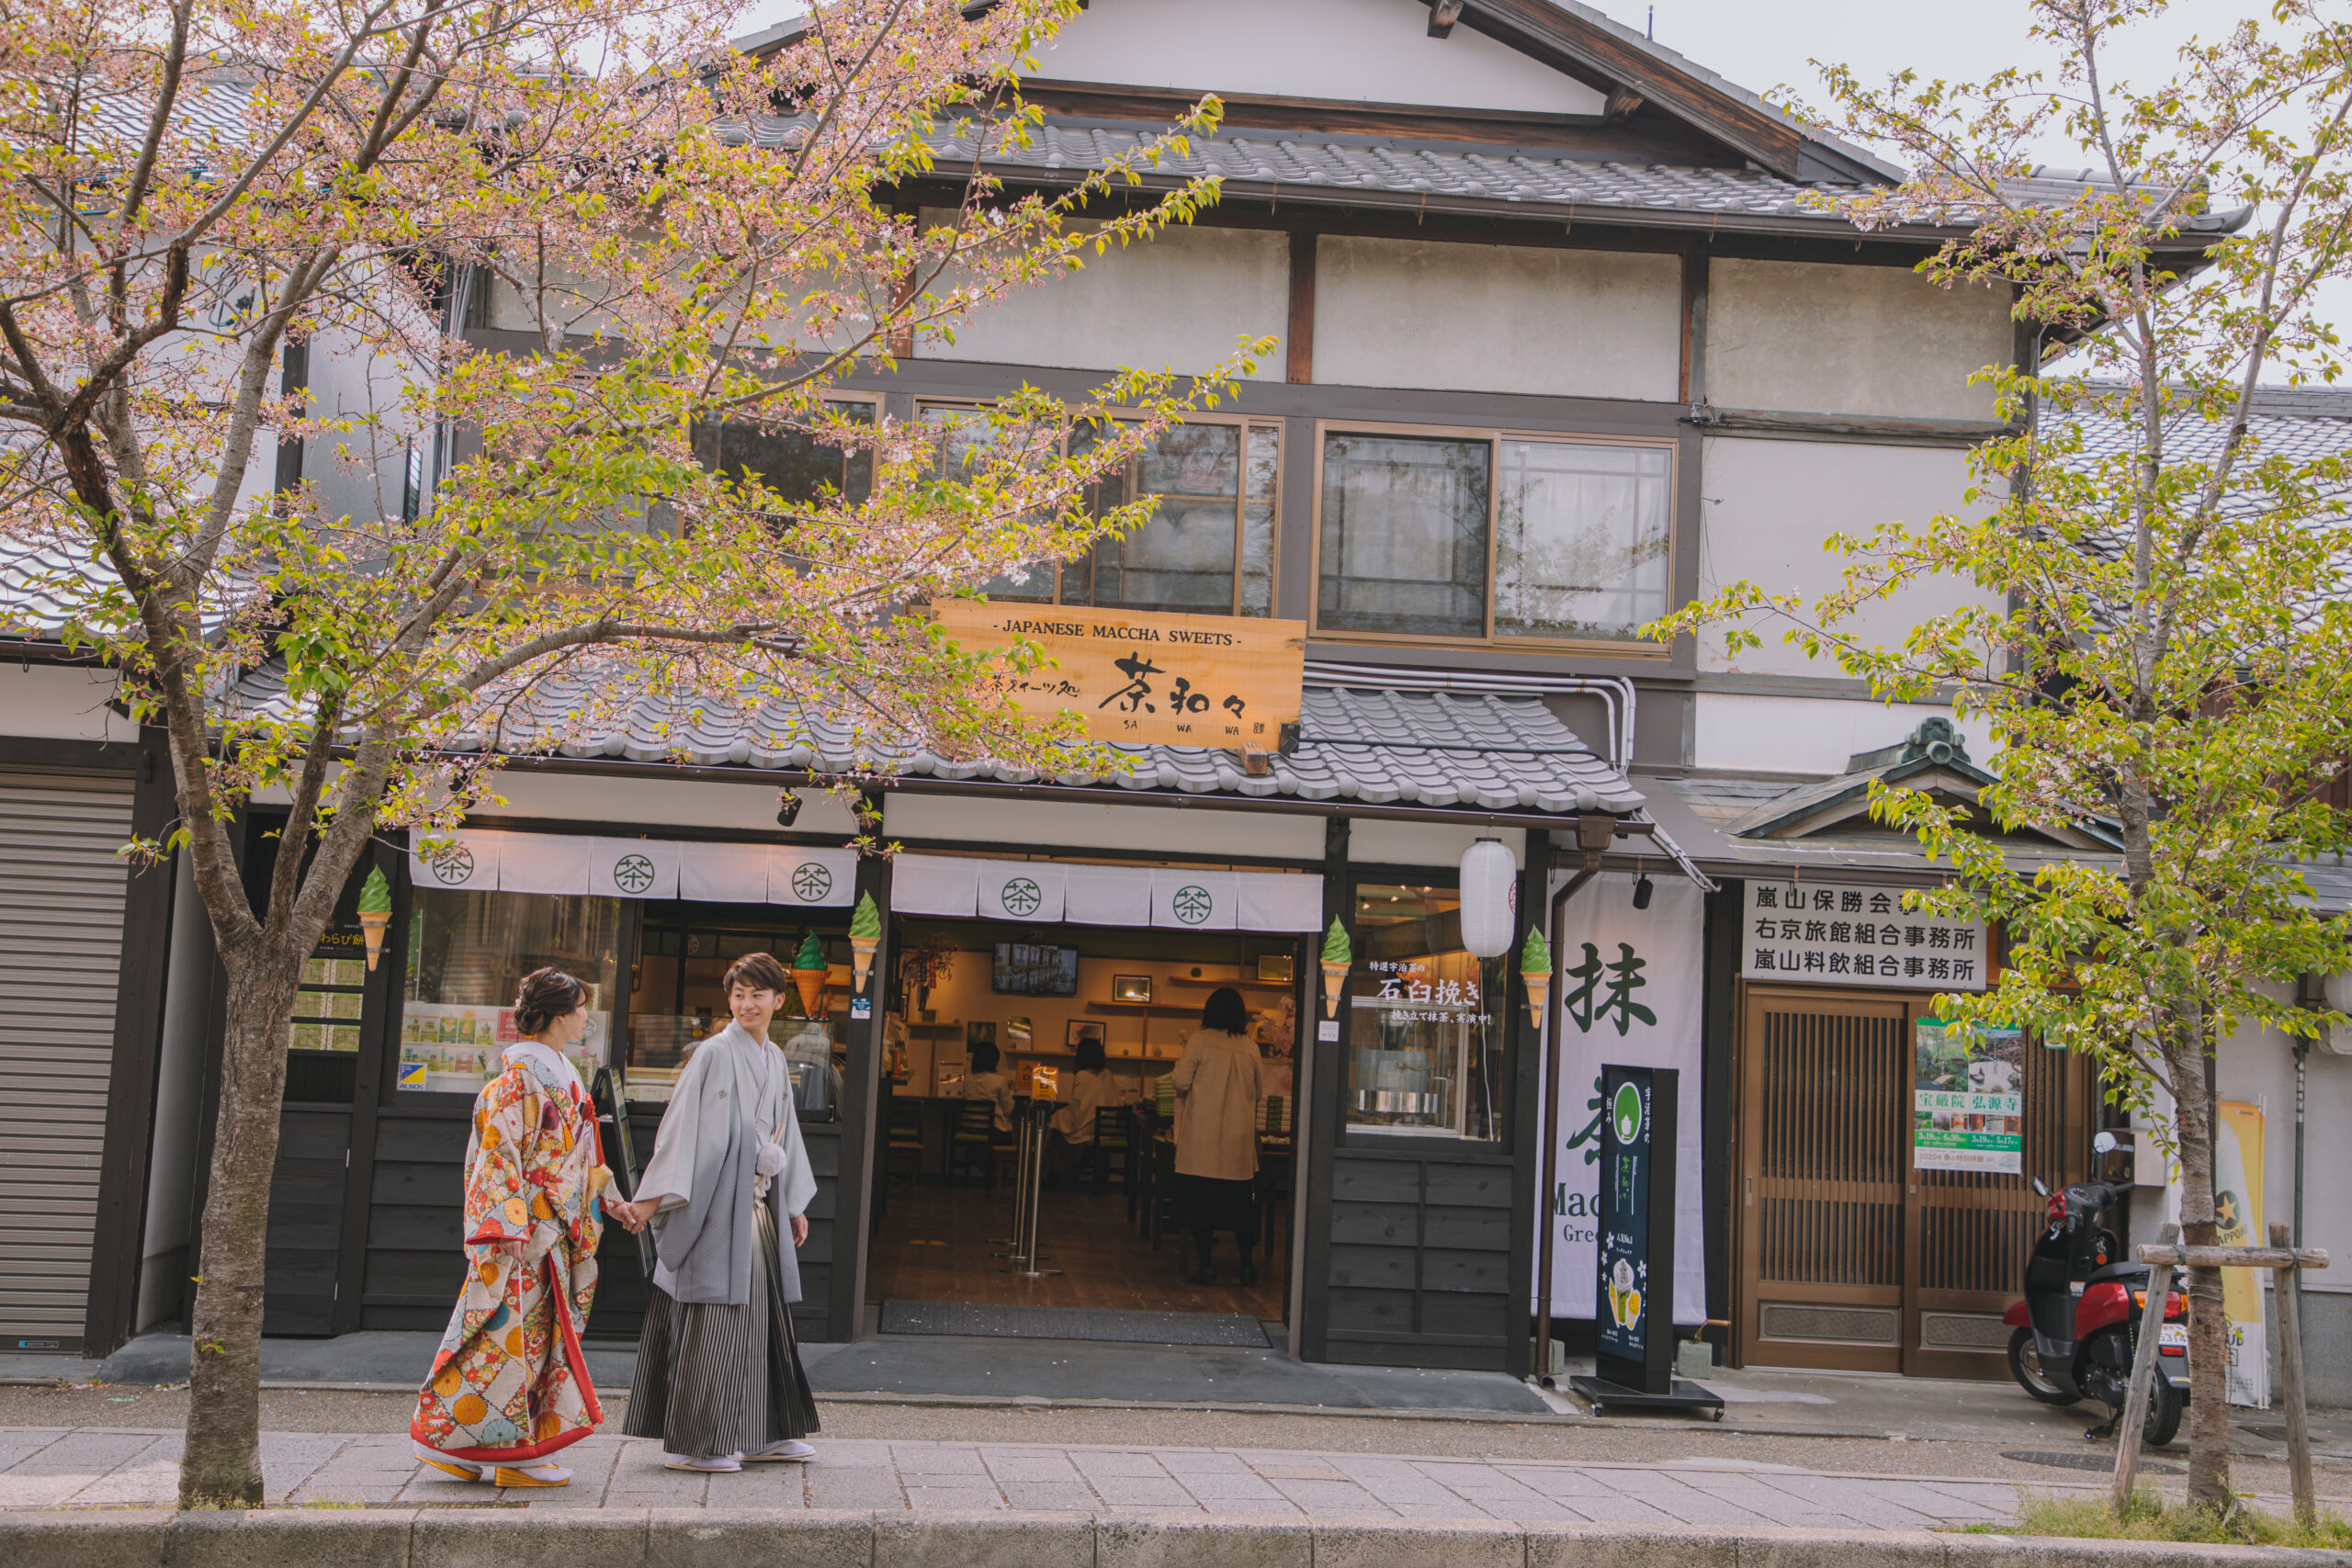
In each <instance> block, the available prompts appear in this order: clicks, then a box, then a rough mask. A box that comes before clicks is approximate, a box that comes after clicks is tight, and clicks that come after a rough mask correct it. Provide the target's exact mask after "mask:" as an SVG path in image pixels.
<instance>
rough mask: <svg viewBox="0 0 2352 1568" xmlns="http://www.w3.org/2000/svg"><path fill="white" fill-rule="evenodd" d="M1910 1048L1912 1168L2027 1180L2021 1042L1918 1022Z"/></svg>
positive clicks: (2018, 1036) (1985, 1031) (2007, 1032)
mask: <svg viewBox="0 0 2352 1568" xmlns="http://www.w3.org/2000/svg"><path fill="white" fill-rule="evenodd" d="M1912 1040H1913V1043H1914V1050H1915V1053H1916V1057H1915V1064H1914V1066H1913V1069H1912V1071H1913V1076H1912V1079H1911V1164H1912V1168H1914V1169H1917V1170H1982V1171H1990V1172H1992V1173H1993V1174H1995V1175H1996V1176H2022V1175H2023V1174H2025V1036H2024V1034H2023V1033H2022V1032H2019V1031H2018V1030H2015V1029H1995V1028H1986V1027H1972V1026H1970V1025H1968V1024H1965V1023H1947V1022H1945V1021H1943V1020H1942V1019H1939V1018H1923V1019H1921V1020H1920V1021H1918V1024H1917V1027H1916V1029H1915V1030H1914V1032H1913V1035H1912Z"/></svg>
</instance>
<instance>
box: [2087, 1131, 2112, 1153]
mask: <svg viewBox="0 0 2352 1568" xmlns="http://www.w3.org/2000/svg"><path fill="white" fill-rule="evenodd" d="M2091 1147H2092V1148H2094V1149H2097V1150H2098V1152H2099V1153H2100V1154H2103V1155H2111V1154H2113V1153H2114V1152H2115V1134H2112V1133H2101V1134H2099V1135H2098V1137H2096V1138H2093V1139H2092V1140H2091Z"/></svg>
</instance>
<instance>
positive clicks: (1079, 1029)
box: [1062, 1018, 1111, 1051]
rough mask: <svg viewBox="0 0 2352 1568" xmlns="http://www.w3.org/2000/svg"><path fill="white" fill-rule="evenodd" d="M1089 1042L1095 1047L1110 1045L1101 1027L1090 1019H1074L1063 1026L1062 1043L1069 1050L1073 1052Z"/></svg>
mask: <svg viewBox="0 0 2352 1568" xmlns="http://www.w3.org/2000/svg"><path fill="white" fill-rule="evenodd" d="M1090 1040H1091V1041H1093V1042H1094V1043H1096V1044H1097V1045H1108V1044H1109V1043H1111V1042H1110V1039H1109V1037H1108V1036H1107V1035H1106V1034H1105V1033H1104V1032H1103V1026H1102V1025H1101V1024H1100V1023H1097V1022H1095V1021H1093V1020H1092V1019H1088V1018H1074V1019H1071V1020H1070V1021H1069V1023H1068V1024H1066V1025H1064V1026H1063V1029H1062V1043H1063V1044H1064V1045H1066V1046H1068V1047H1069V1049H1071V1050H1073V1051H1075V1050H1077V1049H1078V1048H1079V1047H1080V1045H1082V1044H1084V1043H1086V1042H1088V1041H1090Z"/></svg>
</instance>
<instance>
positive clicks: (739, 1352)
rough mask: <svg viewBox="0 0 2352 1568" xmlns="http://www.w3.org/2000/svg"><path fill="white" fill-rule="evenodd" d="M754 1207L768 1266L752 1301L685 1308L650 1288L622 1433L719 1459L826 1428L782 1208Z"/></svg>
mask: <svg viewBox="0 0 2352 1568" xmlns="http://www.w3.org/2000/svg"><path fill="white" fill-rule="evenodd" d="M752 1207H753V1209H754V1210H755V1211H756V1212H757V1215H758V1226H757V1228H758V1231H759V1241H760V1262H761V1267H760V1268H758V1269H753V1270H752V1291H751V1298H752V1299H751V1300H750V1301H748V1302H745V1303H741V1304H740V1305H734V1306H730V1305H728V1304H727V1303H723V1302H714V1303H700V1302H681V1301H678V1300H676V1299H674V1298H673V1297H672V1296H671V1294H670V1292H667V1291H664V1290H663V1289H662V1288H661V1287H660V1286H659V1285H651V1284H649V1286H648V1291H649V1295H650V1300H649V1303H648V1304H647V1307H646V1311H645V1326H644V1328H643V1329H642V1331H641V1332H640V1333H639V1336H638V1341H637V1372H636V1375H635V1376H634V1377H633V1378H632V1379H631V1380H630V1383H631V1386H630V1388H629V1395H628V1415H627V1416H626V1417H625V1418H624V1420H623V1421H622V1424H621V1430H622V1431H624V1432H626V1433H627V1434H628V1436H630V1437H632V1438H661V1439H662V1450H663V1451H665V1452H668V1453H673V1454H684V1455H685V1456H687V1457H689V1458H692V1459H718V1458H721V1457H723V1456H725V1455H729V1454H745V1453H754V1452H757V1451H758V1450H761V1449H764V1448H767V1447H769V1446H770V1445H772V1444H775V1443H780V1442H783V1441H784V1440H785V1439H786V1438H806V1437H808V1436H809V1434H810V1433H812V1432H814V1431H816V1430H817V1402H816V1399H815V1398H814V1396H813V1395H812V1394H811V1393H809V1375H808V1373H807V1372H805V1371H802V1370H801V1366H800V1346H799V1341H798V1340H797V1338H796V1337H795V1336H794V1334H793V1331H792V1310H791V1308H790V1307H789V1306H788V1305H787V1304H786V1302H785V1290H784V1274H783V1267H782V1262H781V1254H780V1250H779V1241H780V1238H779V1237H778V1236H777V1235H776V1228H775V1210H774V1209H773V1208H771V1207H770V1206H769V1205H768V1204H767V1203H766V1202H765V1201H755V1202H754V1203H753V1204H752Z"/></svg>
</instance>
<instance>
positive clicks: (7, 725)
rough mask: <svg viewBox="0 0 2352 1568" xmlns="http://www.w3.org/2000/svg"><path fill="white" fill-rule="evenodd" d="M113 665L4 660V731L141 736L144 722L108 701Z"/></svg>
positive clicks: (0, 723) (0, 692)
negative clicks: (97, 667)
mask: <svg viewBox="0 0 2352 1568" xmlns="http://www.w3.org/2000/svg"><path fill="white" fill-rule="evenodd" d="M114 691H115V676H114V671H111V670H94V669H91V668H89V667H87V666H85V665H57V664H17V663H0V735H29V736H40V737H45V738H48V739H57V740H136V739H139V727H138V726H137V725H135V724H133V723H131V722H130V720H129V719H127V718H125V717H123V716H121V715H120V714H119V713H116V712H115V711H114V710H113V709H111V708H109V707H107V703H108V702H110V701H111V700H112V699H113V697H114Z"/></svg>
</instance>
